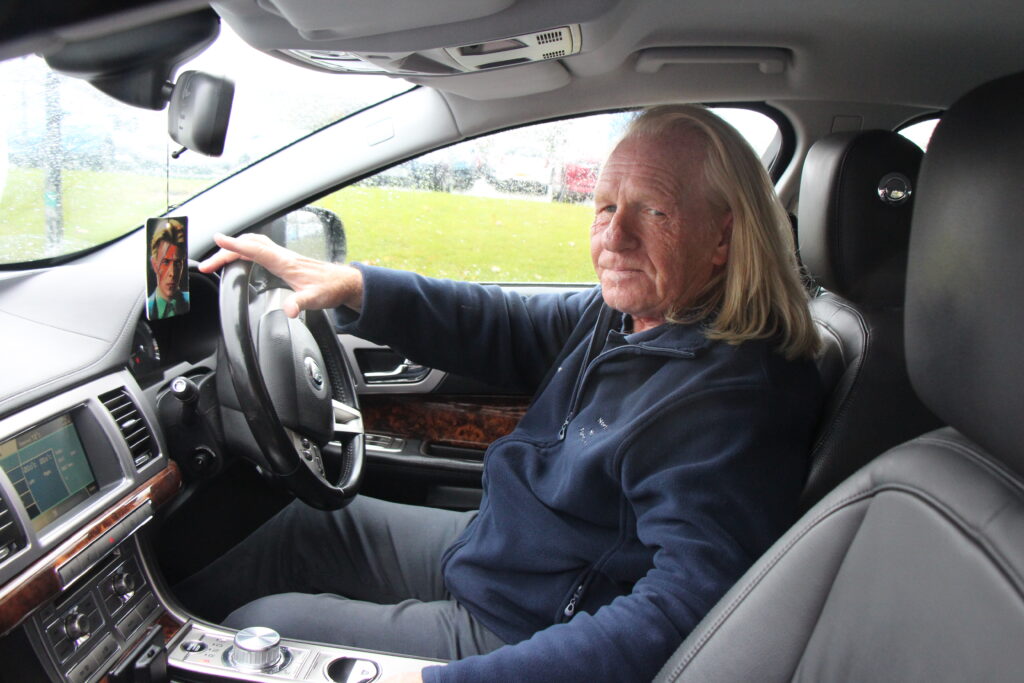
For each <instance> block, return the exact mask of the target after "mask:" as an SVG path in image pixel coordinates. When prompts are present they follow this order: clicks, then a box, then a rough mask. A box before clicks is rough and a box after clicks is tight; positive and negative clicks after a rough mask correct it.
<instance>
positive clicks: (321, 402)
mask: <svg viewBox="0 0 1024 683" xmlns="http://www.w3.org/2000/svg"><path fill="white" fill-rule="evenodd" d="M252 271H253V264H252V263H251V262H249V261H243V260H241V259H240V260H238V261H234V262H232V263H230V264H228V265H227V266H225V268H224V269H223V272H222V273H221V283H220V320H221V337H222V340H223V344H224V355H225V357H226V361H227V366H228V372H229V374H230V375H231V383H232V385H233V386H234V389H235V394H236V396H237V398H238V402H239V405H240V407H241V410H242V413H243V414H244V416H245V421H246V423H247V424H248V426H249V429H250V430H251V432H252V435H253V437H254V438H255V441H256V444H258V446H259V450H260V452H261V454H262V459H263V462H262V463H261V464H262V465H264V466H265V467H266V468H267V469H268V470H269V471H270V473H271V474H273V475H274V476H275V477H277V478H278V479H280V480H281V481H282V482H283V484H284V485H285V486H286V487H287V488H288V489H289V490H290V491H291V492H292V493H294V494H295V495H296V496H298V497H299V498H300V499H302V500H303V501H304V502H306V503H307V504H309V505H312V506H313V507H317V508H320V509H323V510H336V509H338V508H341V507H344V506H345V505H347V504H348V503H349V502H350V501H351V500H352V499H353V498H354V497H355V495H356V493H357V492H358V490H359V481H360V479H361V476H362V471H363V454H364V451H363V421H362V415H361V414H360V412H359V404H358V399H357V398H356V392H355V382H354V381H353V379H352V374H351V370H350V369H349V367H348V363H347V362H346V360H345V354H344V353H343V352H342V350H341V346H340V344H339V343H338V339H337V335H336V334H335V331H334V326H333V324H332V323H331V321H330V319H329V318H328V316H327V314H326V313H325V312H324V311H304V312H303V313H302V315H301V316H300V317H299V318H289V317H288V316H287V315H285V313H284V311H283V310H281V308H280V303H281V302H282V301H283V297H284V296H286V295H288V294H290V293H291V290H289V289H287V288H286V287H278V288H273V289H269V288H268V289H266V290H264V291H258V292H257V291H256V290H255V288H254V287H253V286H252V283H251V282H250V280H251V274H252Z"/></svg>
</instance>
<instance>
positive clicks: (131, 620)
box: [117, 609, 142, 638]
mask: <svg viewBox="0 0 1024 683" xmlns="http://www.w3.org/2000/svg"><path fill="white" fill-rule="evenodd" d="M141 625H142V616H141V615H140V614H139V612H138V610H134V609H133V610H132V611H131V612H129V613H128V614H126V615H125V616H124V618H123V619H121V621H119V622H118V623H117V630H118V631H120V632H121V635H122V636H124V637H125V638H128V637H129V636H130V635H131V634H132V633H134V632H135V629H137V628H138V627H139V626H141Z"/></svg>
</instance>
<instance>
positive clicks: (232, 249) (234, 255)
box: [199, 234, 363, 318]
mask: <svg viewBox="0 0 1024 683" xmlns="http://www.w3.org/2000/svg"><path fill="white" fill-rule="evenodd" d="M213 239H214V241H215V242H216V243H217V246H219V247H220V251H218V252H217V253H216V254H214V255H213V256H211V257H210V258H208V259H206V260H205V261H203V262H202V263H201V264H199V270H200V271H202V272H204V273H211V272H213V271H215V270H218V269H220V268H221V267H222V266H224V265H226V264H228V263H231V262H232V261H236V260H238V259H239V258H241V259H244V260H246V261H253V262H255V263H258V264H259V265H261V266H263V267H264V268H266V269H267V270H268V271H270V272H271V273H273V274H274V275H276V276H277V277H279V278H281V279H282V280H284V281H285V282H286V283H287V284H288V286H289V287H291V288H292V290H293V291H294V294H292V295H291V296H289V297H288V298H287V299H286V300H285V301H284V304H283V306H282V310H283V311H284V312H285V315H287V316H288V317H289V318H295V317H297V316H298V315H299V312H300V311H304V310H307V309H327V308H335V307H337V306H347V307H349V308H351V309H352V310H354V311H358V310H359V309H360V307H361V306H362V300H363V275H362V273H360V272H359V271H358V270H357V269H355V268H353V267H352V266H349V265H344V264H339V263H327V262H326V261H318V260H316V259H312V258H309V257H306V256H302V255H301V254H297V253H295V252H294V251H291V250H290V249H285V248H284V247H282V246H279V245H277V244H275V243H274V242H273V241H272V240H271V239H270V238H268V237H266V236H265V235H255V234H246V235H242V236H241V237H228V236H227V235H215V236H214V238H213Z"/></svg>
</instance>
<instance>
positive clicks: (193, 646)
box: [181, 640, 206, 652]
mask: <svg viewBox="0 0 1024 683" xmlns="http://www.w3.org/2000/svg"><path fill="white" fill-rule="evenodd" d="M181 649H182V650H184V651H185V652H202V651H203V650H205V649H206V643H204V642H203V641H201V640H187V641H185V642H184V643H182V644H181Z"/></svg>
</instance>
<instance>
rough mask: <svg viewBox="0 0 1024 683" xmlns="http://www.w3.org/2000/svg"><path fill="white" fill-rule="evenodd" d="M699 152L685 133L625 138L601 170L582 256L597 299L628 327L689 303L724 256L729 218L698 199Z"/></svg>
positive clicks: (648, 323) (654, 321)
mask: <svg viewBox="0 0 1024 683" xmlns="http://www.w3.org/2000/svg"><path fill="white" fill-rule="evenodd" d="M703 158H704V147H703V144H702V143H701V142H700V141H699V139H696V138H695V137H694V136H693V135H692V134H690V133H683V134H680V133H673V134H669V135H665V136H657V137H648V136H645V137H632V138H627V139H625V140H623V141H622V142H620V143H619V144H618V146H617V147H616V148H615V150H614V151H613V152H612V154H611V156H610V157H609V158H608V161H607V163H606V164H605V166H604V169H603V170H602V171H601V177H600V179H599V180H598V183H597V187H596V188H595V191H594V203H595V207H594V212H595V213H594V223H593V225H592V226H591V229H590V256H591V259H592V260H593V263H594V270H595V271H596V272H597V277H598V279H599V281H600V282H601V288H602V293H603V295H604V300H605V303H607V304H608V305H609V306H610V307H612V308H614V309H615V310H617V311H621V312H623V313H628V314H630V315H631V316H632V317H633V324H634V330H636V331H641V330H644V329H648V328H650V327H655V326H657V325H660V324H661V323H663V322H664V320H665V315H666V314H667V313H668V312H669V311H670V310H679V309H681V308H685V307H686V306H689V305H691V304H693V303H695V297H696V296H697V294H698V293H699V292H700V290H701V288H702V287H703V286H704V285H705V284H707V282H708V281H709V280H710V279H711V277H712V276H713V275H714V274H715V272H716V270H717V269H718V268H720V267H721V266H723V265H724V264H725V262H726V260H727V259H728V255H729V238H730V237H731V227H732V216H731V215H730V214H726V215H724V216H723V215H721V214H720V213H717V212H715V211H714V210H713V209H712V208H711V206H710V205H709V204H708V202H707V200H705V199H704V189H703V180H702V179H701V165H702V163H703Z"/></svg>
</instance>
